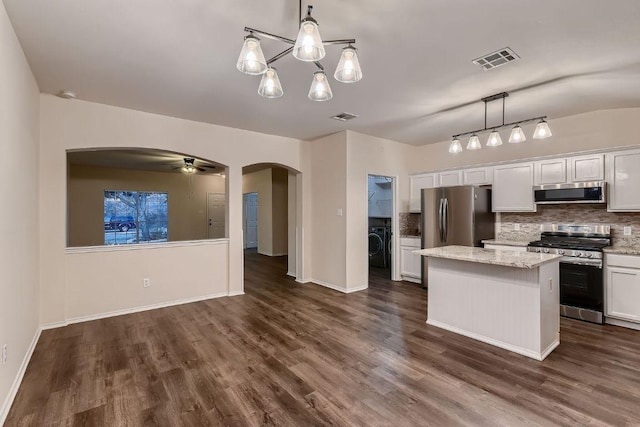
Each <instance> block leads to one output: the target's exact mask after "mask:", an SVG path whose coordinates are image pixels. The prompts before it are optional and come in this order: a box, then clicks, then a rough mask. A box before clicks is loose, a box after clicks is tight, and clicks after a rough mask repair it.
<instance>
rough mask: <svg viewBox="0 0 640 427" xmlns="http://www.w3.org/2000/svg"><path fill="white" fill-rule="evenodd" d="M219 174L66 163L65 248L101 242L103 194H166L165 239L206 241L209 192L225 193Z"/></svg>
mask: <svg viewBox="0 0 640 427" xmlns="http://www.w3.org/2000/svg"><path fill="white" fill-rule="evenodd" d="M225 187H226V185H225V179H224V178H223V177H221V176H218V175H203V174H195V175H190V176H187V175H184V174H181V173H166V172H151V171H138V170H131V169H116V168H103V167H95V166H84V165H70V167H69V182H68V187H67V191H68V215H69V216H68V220H69V244H68V246H70V247H74V246H100V245H103V244H104V226H103V217H104V190H130V191H156V192H164V193H168V202H169V206H168V211H169V217H168V230H169V236H168V237H169V239H168V240H169V241H179V240H198V239H206V238H207V237H208V236H207V235H208V226H207V193H224V192H225Z"/></svg>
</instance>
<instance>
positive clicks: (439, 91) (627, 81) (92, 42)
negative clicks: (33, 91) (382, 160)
mask: <svg viewBox="0 0 640 427" xmlns="http://www.w3.org/2000/svg"><path fill="white" fill-rule="evenodd" d="M309 1H310V2H311V3H312V4H314V2H312V1H311V0H309ZM4 3H5V5H6V8H7V10H8V13H9V16H10V19H11V22H12V23H13V25H14V27H15V30H16V32H17V34H18V37H19V39H20V42H21V43H22V46H23V49H24V51H25V53H26V56H27V59H28V60H29V63H30V65H31V68H32V70H33V72H34V74H35V77H36V80H37V81H38V85H39V86H40V90H41V91H42V92H46V93H53V94H55V93H58V92H59V91H60V90H62V89H72V90H74V91H76V92H77V95H78V98H80V99H83V100H88V101H95V102H100V103H105V104H111V105H117V106H122V107H126V108H132V109H136V110H142V111H148V112H153V113H158V114H164V115H169V116H175V117H182V118H187V119H191V120H197V121H202V122H209V123H216V124H220V125H225V126H231V127H236V128H243V129H249V130H254V131H258V132H264V133H269V134H276V135H284V136H290V137H294V138H301V139H313V138H317V137H319V136H322V135H326V134H330V133H333V132H337V131H340V130H343V129H352V130H354V131H357V132H362V133H365V134H369V135H375V136H379V137H383V138H389V139H392V140H396V141H400V142H405V143H408V144H414V145H423V144H429V143H434V142H438V141H443V140H446V139H449V138H450V136H451V135H452V134H455V133H460V132H464V131H470V130H473V129H476V128H479V127H483V125H484V106H483V104H482V102H479V99H480V98H482V97H484V96H488V95H491V94H494V93H498V92H502V91H507V92H509V93H510V94H511V96H510V97H509V98H507V104H506V106H507V108H506V117H505V119H506V121H507V122H510V121H515V120H521V119H525V118H529V117H532V116H539V115H544V114H547V115H549V117H550V119H551V120H553V119H554V118H558V117H562V116H567V115H573V114H577V113H581V112H586V111H592V110H597V109H608V108H622V107H640V25H639V24H638V23H639V22H640V1H639V0H611V1H602V0H562V1H558V0H537V1H518V2H516V1H513V0H483V1H478V0H431V1H415V0H395V1H388V0H323V1H316V2H315V4H314V13H313V16H314V17H315V18H316V19H317V20H318V22H319V24H320V31H321V34H322V37H323V38H324V39H334V38H350V37H354V38H356V39H357V44H356V46H357V47H358V48H359V50H358V54H359V57H360V63H361V65H362V68H363V75H364V77H363V79H362V80H361V81H360V82H358V83H355V84H350V85H346V84H341V83H339V82H336V81H335V80H333V78H331V85H332V89H333V93H334V98H333V99H332V100H331V101H329V102H324V103H316V102H312V101H310V100H308V99H307V92H308V90H309V85H310V83H311V75H312V73H313V71H314V66H313V65H312V64H308V63H302V62H300V61H297V60H295V59H294V58H293V57H292V56H291V55H289V56H287V57H285V58H283V59H281V60H279V61H278V62H277V63H276V64H275V66H276V67H277V68H278V72H279V75H280V80H281V82H282V85H283V87H284V91H285V95H284V97H282V98H279V99H275V100H270V99H265V98H262V97H260V96H259V95H258V94H257V89H258V83H259V77H256V76H248V75H244V74H242V73H240V72H238V71H237V70H236V69H235V63H236V60H237V57H238V54H239V52H240V47H241V45H242V39H243V36H244V35H245V33H244V31H243V28H244V27H245V26H249V27H254V28H258V29H261V30H264V31H267V32H272V33H276V34H280V35H283V36H287V37H289V38H295V35H296V32H297V31H296V30H297V16H298V2H297V1H295V0H270V1H255V0H253V1H251V0H209V1H205V0H180V1H175V0H135V1H131V0H55V1H52V0H28V1H25V0H4ZM303 4H307V3H303ZM262 45H263V50H264V51H265V56H267V57H271V56H273V55H275V54H276V53H278V52H280V51H281V50H284V49H285V48H286V47H287V45H284V44H283V43H281V42H276V41H272V40H263V43H262ZM506 46H508V47H511V48H512V49H513V50H515V52H516V53H517V54H518V55H520V57H521V58H522V59H521V60H520V61H518V62H515V63H511V64H508V65H506V66H504V67H500V68H496V69H494V70H492V71H487V72H485V71H483V70H482V69H481V68H480V67H478V66H477V65H474V64H472V63H471V60H472V59H475V58H476V57H478V56H481V55H483V54H486V53H489V52H492V51H495V50H498V49H500V48H503V47H506ZM339 52H340V47H339V46H329V47H328V48H327V57H326V58H325V59H324V60H323V61H322V63H323V64H324V66H325V67H326V68H327V70H328V71H329V73H330V74H331V75H332V74H333V70H334V69H335V66H336V64H337V61H338V58H339ZM494 104H496V105H494ZM494 104H489V106H490V108H489V125H492V124H495V123H499V122H501V120H502V117H501V110H500V108H501V106H500V105H497V104H499V103H494ZM345 111H346V112H349V113H354V114H357V115H359V116H360V118H358V119H355V120H353V121H351V122H348V123H341V122H337V121H334V120H330V119H329V117H330V116H332V115H335V114H337V113H341V112H345Z"/></svg>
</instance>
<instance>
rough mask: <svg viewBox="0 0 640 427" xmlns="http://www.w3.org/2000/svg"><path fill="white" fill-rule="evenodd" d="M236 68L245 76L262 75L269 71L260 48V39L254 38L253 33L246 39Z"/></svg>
mask: <svg viewBox="0 0 640 427" xmlns="http://www.w3.org/2000/svg"><path fill="white" fill-rule="evenodd" d="M236 68H238V70H240V71H242V72H243V73H245V74H251V75H260V74H262V73H264V72H265V71H267V61H265V59H264V54H263V53H262V48H261V47H260V39H258V38H257V37H256V36H254V35H253V33H252V32H251V33H249V34H248V35H247V36H246V37H245V38H244V43H243V44H242V50H241V51H240V56H239V57H238V63H237V64H236Z"/></svg>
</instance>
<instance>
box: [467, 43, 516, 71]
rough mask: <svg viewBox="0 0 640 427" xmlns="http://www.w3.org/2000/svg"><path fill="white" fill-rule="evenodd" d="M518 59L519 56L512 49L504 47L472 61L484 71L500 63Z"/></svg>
mask: <svg viewBox="0 0 640 427" xmlns="http://www.w3.org/2000/svg"><path fill="white" fill-rule="evenodd" d="M518 59H520V57H519V56H518V55H516V53H515V52H514V51H512V50H511V49H510V48H508V47H505V48H504V49H500V50H497V51H495V52H492V53H489V54H487V55H483V56H481V57H480V58H476V59H474V60H473V63H474V64H477V65H479V66H481V67H482V68H484V70H485V71H489V70H492V69H494V68H497V67H499V66H501V65H504V64H508V63H509V62H513V61H517V60H518Z"/></svg>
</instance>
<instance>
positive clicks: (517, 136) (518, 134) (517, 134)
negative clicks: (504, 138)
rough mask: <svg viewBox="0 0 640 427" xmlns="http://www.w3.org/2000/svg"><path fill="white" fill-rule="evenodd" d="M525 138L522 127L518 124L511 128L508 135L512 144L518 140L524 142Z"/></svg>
mask: <svg viewBox="0 0 640 427" xmlns="http://www.w3.org/2000/svg"><path fill="white" fill-rule="evenodd" d="M526 140H527V137H526V136H524V132H523V131H522V128H521V127H520V126H518V125H515V126H514V127H513V129H511V135H509V142H510V143H512V144H517V143H519V142H524V141H526Z"/></svg>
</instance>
